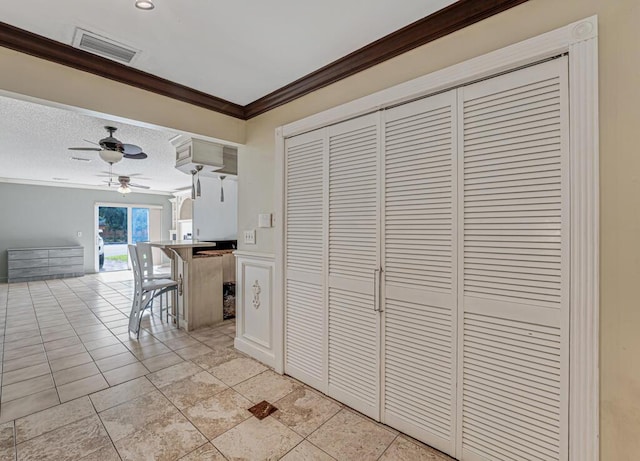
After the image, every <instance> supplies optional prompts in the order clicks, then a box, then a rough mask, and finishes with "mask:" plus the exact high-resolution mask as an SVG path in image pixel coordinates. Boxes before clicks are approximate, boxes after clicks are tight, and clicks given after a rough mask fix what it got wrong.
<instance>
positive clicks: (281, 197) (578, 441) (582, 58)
mask: <svg viewBox="0 0 640 461" xmlns="http://www.w3.org/2000/svg"><path fill="white" fill-rule="evenodd" d="M565 53H567V54H568V57H569V98H570V101H571V102H570V108H569V114H570V123H569V138H570V149H569V157H570V173H569V174H570V196H571V210H570V240H571V241H570V247H571V263H570V266H571V276H570V331H569V335H570V340H569V341H570V345H569V459H570V460H571V461H598V460H599V457H600V443H599V379H600V373H599V350H600V347H599V309H600V306H599V275H600V268H599V265H600V262H599V250H600V245H599V197H600V192H599V122H598V18H597V16H591V17H589V18H586V19H583V20H580V21H577V22H574V23H571V24H568V25H566V26H564V27H561V28H559V29H556V30H553V31H550V32H547V33H544V34H542V35H538V36H536V37H533V38H530V39H527V40H525V41H522V42H519V43H516V44H513V45H511V46H508V47H506V48H502V49H500V50H496V51H493V52H491V53H487V54H485V55H482V56H479V57H476V58H473V59H470V60H468V61H465V62H462V63H460V64H456V65H454V66H451V67H448V68H445V69H442V70H439V71H436V72H433V73H431V74H428V75H425V76H423V77H419V78H417V79H414V80H411V81H408V82H406V83H402V84H400V85H396V86H394V87H391V88H388V89H385V90H382V91H379V92H377V93H374V94H371V95H369V96H365V97H363V98H360V99H357V100H355V101H351V102H349V103H346V104H343V105H340V106H337V107H335V108H332V109H329V110H326V111H324V112H320V113H318V114H315V115H312V116H309V117H306V118H304V119H302V120H299V121H296V122H293V123H290V124H287V125H284V126H282V127H279V128H277V129H276V132H275V138H276V151H275V152H276V182H275V213H276V216H278V217H280V219H278V220H277V221H276V232H275V233H276V235H275V250H276V251H275V256H276V264H275V267H276V271H275V274H274V275H275V279H274V313H273V314H274V317H273V318H274V322H275V325H274V327H275V328H274V329H275V331H276V332H277V333H278V337H277V338H275V339H276V341H274V346H275V348H276V350H275V353H276V360H275V369H276V371H278V372H280V373H283V372H284V356H285V347H286V346H285V344H284V328H285V324H284V321H285V310H284V261H285V260H284V251H285V248H284V237H285V235H284V210H285V202H284V201H285V180H286V177H285V167H284V165H285V149H284V145H285V138H288V137H291V136H294V135H297V134H302V133H305V132H308V131H312V130H314V129H318V128H322V127H325V126H327V125H330V124H334V123H338V122H340V121H343V120H347V119H350V118H353V117H357V116H360V115H364V114H367V113H370V112H374V111H377V110H380V109H382V108H385V107H389V106H392V105H395V104H400V103H403V102H407V101H410V100H412V99H416V98H421V97H425V96H428V95H431V94H435V93H438V92H441V91H444V90H447V89H451V88H454V87H457V86H461V85H465V84H468V83H471V82H474V81H477V80H481V79H485V78H488V77H491V76H495V75H497V74H500V73H503V72H508V71H511V70H514V69H516V68H518V67H522V66H527V65H531V64H533V63H536V62H539V61H542V60H545V59H550V58H553V57H555V56H558V55H561V54H565Z"/></svg>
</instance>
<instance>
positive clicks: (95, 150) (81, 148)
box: [68, 147, 102, 152]
mask: <svg viewBox="0 0 640 461" xmlns="http://www.w3.org/2000/svg"><path fill="white" fill-rule="evenodd" d="M68 149H69V150H90V151H94V152H100V151H101V150H102V149H99V148H97V147H69V148H68Z"/></svg>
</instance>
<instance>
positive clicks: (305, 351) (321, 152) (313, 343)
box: [285, 130, 326, 389]
mask: <svg viewBox="0 0 640 461" xmlns="http://www.w3.org/2000/svg"><path fill="white" fill-rule="evenodd" d="M324 133H325V130H318V131H314V132H311V133H307V134H304V135H300V136H296V137H293V138H289V139H287V141H286V146H285V151H286V162H285V168H286V186H285V189H286V192H285V194H286V204H285V266H286V267H285V269H286V272H285V274H286V276H285V305H286V309H285V322H286V328H285V372H286V373H287V374H289V375H291V376H293V377H295V378H298V379H300V380H302V381H304V382H306V383H308V384H310V385H312V386H315V387H317V388H319V389H324V387H325V386H324V382H325V375H326V365H325V363H326V360H325V339H324V338H325V325H326V321H325V317H326V309H325V295H324V292H325V289H324V278H325V277H324V271H326V268H325V266H324V263H323V260H324V250H323V247H324V236H323V220H324V213H323V207H324V193H323V187H324V179H323V170H324V167H323V165H324V157H325V136H324Z"/></svg>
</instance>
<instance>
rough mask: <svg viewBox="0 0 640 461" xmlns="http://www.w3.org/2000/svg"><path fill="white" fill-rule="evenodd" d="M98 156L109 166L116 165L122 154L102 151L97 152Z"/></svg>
mask: <svg viewBox="0 0 640 461" xmlns="http://www.w3.org/2000/svg"><path fill="white" fill-rule="evenodd" d="M98 155H99V156H100V158H101V159H102V160H104V161H105V162H107V163H108V164H110V165H111V164H114V163H118V162H119V161H120V160H122V152H120V151H117V150H107V149H102V150H101V151H100V152H98Z"/></svg>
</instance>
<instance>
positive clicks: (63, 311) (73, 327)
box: [45, 281, 110, 422]
mask: <svg viewBox="0 0 640 461" xmlns="http://www.w3.org/2000/svg"><path fill="white" fill-rule="evenodd" d="M63 283H64V284H65V285H66V286H67V287H68V288H69V289H71V287H69V285H68V284H67V283H66V282H64V281H63ZM71 291H73V293H74V294H75V291H74V290H73V289H71ZM54 297H55V298H56V301H57V302H58V304H60V302H59V301H58V297H57V296H55V295H54ZM83 304H85V306H87V309H89V310H90V311H91V308H89V306H88V305H87V304H86V303H85V302H84V300H83ZM60 310H62V314H63V315H64V317H65V318H66V319H67V322H69V325H70V326H71V328H72V329H73V332H74V333H75V335H76V336H77V337H78V339H79V340H80V343H81V344H82V347H83V348H84V350H85V352H86V353H87V354H89V351H88V350H87V347H86V346H85V345H84V342H83V341H82V338H81V337H80V335H79V334H78V332H77V331H76V327H75V326H74V325H73V324H72V323H71V320H69V317H68V316H67V313H66V311H65V310H64V309H63V308H62V305H60ZM91 313H92V314H93V311H91ZM93 315H95V314H93ZM45 354H46V351H45ZM89 356H90V357H91V360H92V363H93V364H94V365H95V366H96V368H97V369H98V373H96V374H95V375H91V376H88V377H87V378H91V377H92V376H97V375H98V374H100V375H101V376H102V379H104V382H105V383H107V388H108V387H110V386H109V382H108V381H107V379H106V378H105V377H104V375H103V374H102V370H100V368H99V367H98V365H97V364H96V363H95V360H93V356H92V355H91V354H89ZM48 360H49V359H48V357H47V361H48ZM83 365H84V364H83ZM69 368H73V367H69ZM65 369H67V368H65ZM58 371H60V370H58ZM82 379H86V378H80V379H77V380H75V381H71V382H68V383H65V384H62V385H61V386H60V387H62V386H64V385H67V384H71V383H74V382H77V381H80V380H82ZM53 384H54V386H55V388H56V393H57V394H58V400H59V401H60V405H61V404H63V403H66V402H62V399H61V398H60V391H59V390H58V387H59V386H58V384H57V383H56V381H55V378H54V379H53ZM89 395H90V394H86V396H87V397H88V396H89ZM81 397H83V396H79V397H77V398H81ZM73 400H75V399H71V400H67V402H71V401H73ZM89 401H91V399H89ZM92 405H93V403H92ZM96 413H97V412H96ZM100 422H102V420H101V421H100Z"/></svg>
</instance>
